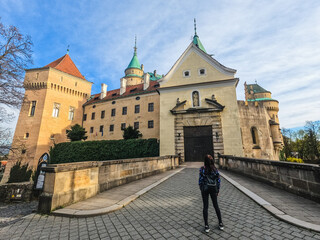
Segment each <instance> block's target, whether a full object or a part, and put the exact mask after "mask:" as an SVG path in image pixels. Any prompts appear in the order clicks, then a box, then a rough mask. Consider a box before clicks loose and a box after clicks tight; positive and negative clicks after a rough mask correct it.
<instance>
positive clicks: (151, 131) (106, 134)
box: [83, 92, 160, 140]
mask: <svg viewBox="0 0 320 240" xmlns="http://www.w3.org/2000/svg"><path fill="white" fill-rule="evenodd" d="M137 97H139V99H138V100H137ZM149 103H153V105H154V108H153V111H152V112H149V111H148V104H149ZM159 104H160V97H159V94H158V93H157V92H153V93H149V94H141V95H134V96H131V97H125V98H116V99H112V100H110V101H104V102H100V103H96V104H90V105H86V106H84V114H87V120H86V121H83V127H84V128H85V129H86V131H87V136H88V139H87V140H116V139H123V131H122V130H121V123H125V124H126V127H128V126H129V125H131V126H132V127H133V126H134V122H139V131H140V132H141V133H142V138H144V139H148V138H157V139H159V125H160V123H159V122H160V116H159V111H160V106H159ZM135 105H140V112H139V113H135ZM123 107H127V114H126V115H123V114H122V108H123ZM112 109H116V113H115V116H111V110H112ZM101 111H105V116H104V118H101ZM92 113H95V119H91V118H92ZM151 120H153V128H148V121H151ZM110 125H113V126H114V130H113V131H110ZM100 126H103V134H102V132H100ZM91 127H93V132H92V133H91V132H90V128H91Z"/></svg>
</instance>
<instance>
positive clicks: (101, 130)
mask: <svg viewBox="0 0 320 240" xmlns="http://www.w3.org/2000/svg"><path fill="white" fill-rule="evenodd" d="M99 132H101V133H102V132H103V125H101V126H100V129H99Z"/></svg>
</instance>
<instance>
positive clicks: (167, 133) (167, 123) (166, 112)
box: [159, 48, 243, 156]
mask: <svg viewBox="0 0 320 240" xmlns="http://www.w3.org/2000/svg"><path fill="white" fill-rule="evenodd" d="M189 51H190V53H188V52H187V54H186V55H185V57H184V58H182V60H181V62H180V63H178V65H177V66H176V67H173V68H172V70H171V71H173V72H169V73H168V74H167V75H166V77H165V78H164V80H163V82H160V89H159V91H160V155H161V156H163V155H173V154H175V142H174V115H172V114H171V113H170V110H171V109H172V108H173V107H174V106H175V105H176V101H177V98H179V100H180V101H181V102H182V101H184V100H187V105H186V106H185V109H188V108H189V107H192V102H191V101H192V100H191V99H192V97H191V94H192V92H193V91H195V90H197V91H199V93H200V99H201V104H200V107H209V106H208V105H207V103H205V98H209V99H211V96H212V95H213V94H214V95H215V97H216V99H217V101H218V102H219V103H220V104H222V105H224V106H225V108H224V110H223V111H222V112H221V119H222V132H223V141H224V153H225V154H232V155H237V156H243V150H242V143H241V133H240V121H239V112H238V106H237V99H236V84H237V80H226V79H233V77H234V76H233V75H231V74H224V73H222V72H221V71H219V70H218V69H216V68H215V67H214V66H212V64H210V63H209V62H207V60H205V59H204V58H203V57H201V56H200V55H199V54H198V53H197V52H195V51H194V50H193V49H192V48H191V49H190V50H189ZM201 68H205V69H206V74H205V75H203V76H200V75H199V73H198V70H199V69H201ZM185 70H189V71H190V77H183V72H184V71H185ZM219 80H226V81H221V82H220V81H219ZM212 81H215V83H208V82H212ZM198 83H200V84H198ZM203 83H207V84H203ZM190 84H198V85H191V86H183V85H190ZM166 87H168V88H167V89H166ZM172 87H173V88H172ZM161 88H164V89H161Z"/></svg>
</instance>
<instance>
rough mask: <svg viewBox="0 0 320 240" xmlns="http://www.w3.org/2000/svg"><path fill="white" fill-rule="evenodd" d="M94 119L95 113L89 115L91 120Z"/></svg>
mask: <svg viewBox="0 0 320 240" xmlns="http://www.w3.org/2000/svg"><path fill="white" fill-rule="evenodd" d="M95 118H96V113H95V112H93V113H91V120H94V119H95Z"/></svg>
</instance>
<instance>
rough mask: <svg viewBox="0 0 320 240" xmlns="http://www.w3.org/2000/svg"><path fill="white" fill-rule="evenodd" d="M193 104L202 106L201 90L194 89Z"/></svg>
mask: <svg viewBox="0 0 320 240" xmlns="http://www.w3.org/2000/svg"><path fill="white" fill-rule="evenodd" d="M192 104H193V107H199V106H200V97H199V92H198V91H193V92H192Z"/></svg>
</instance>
